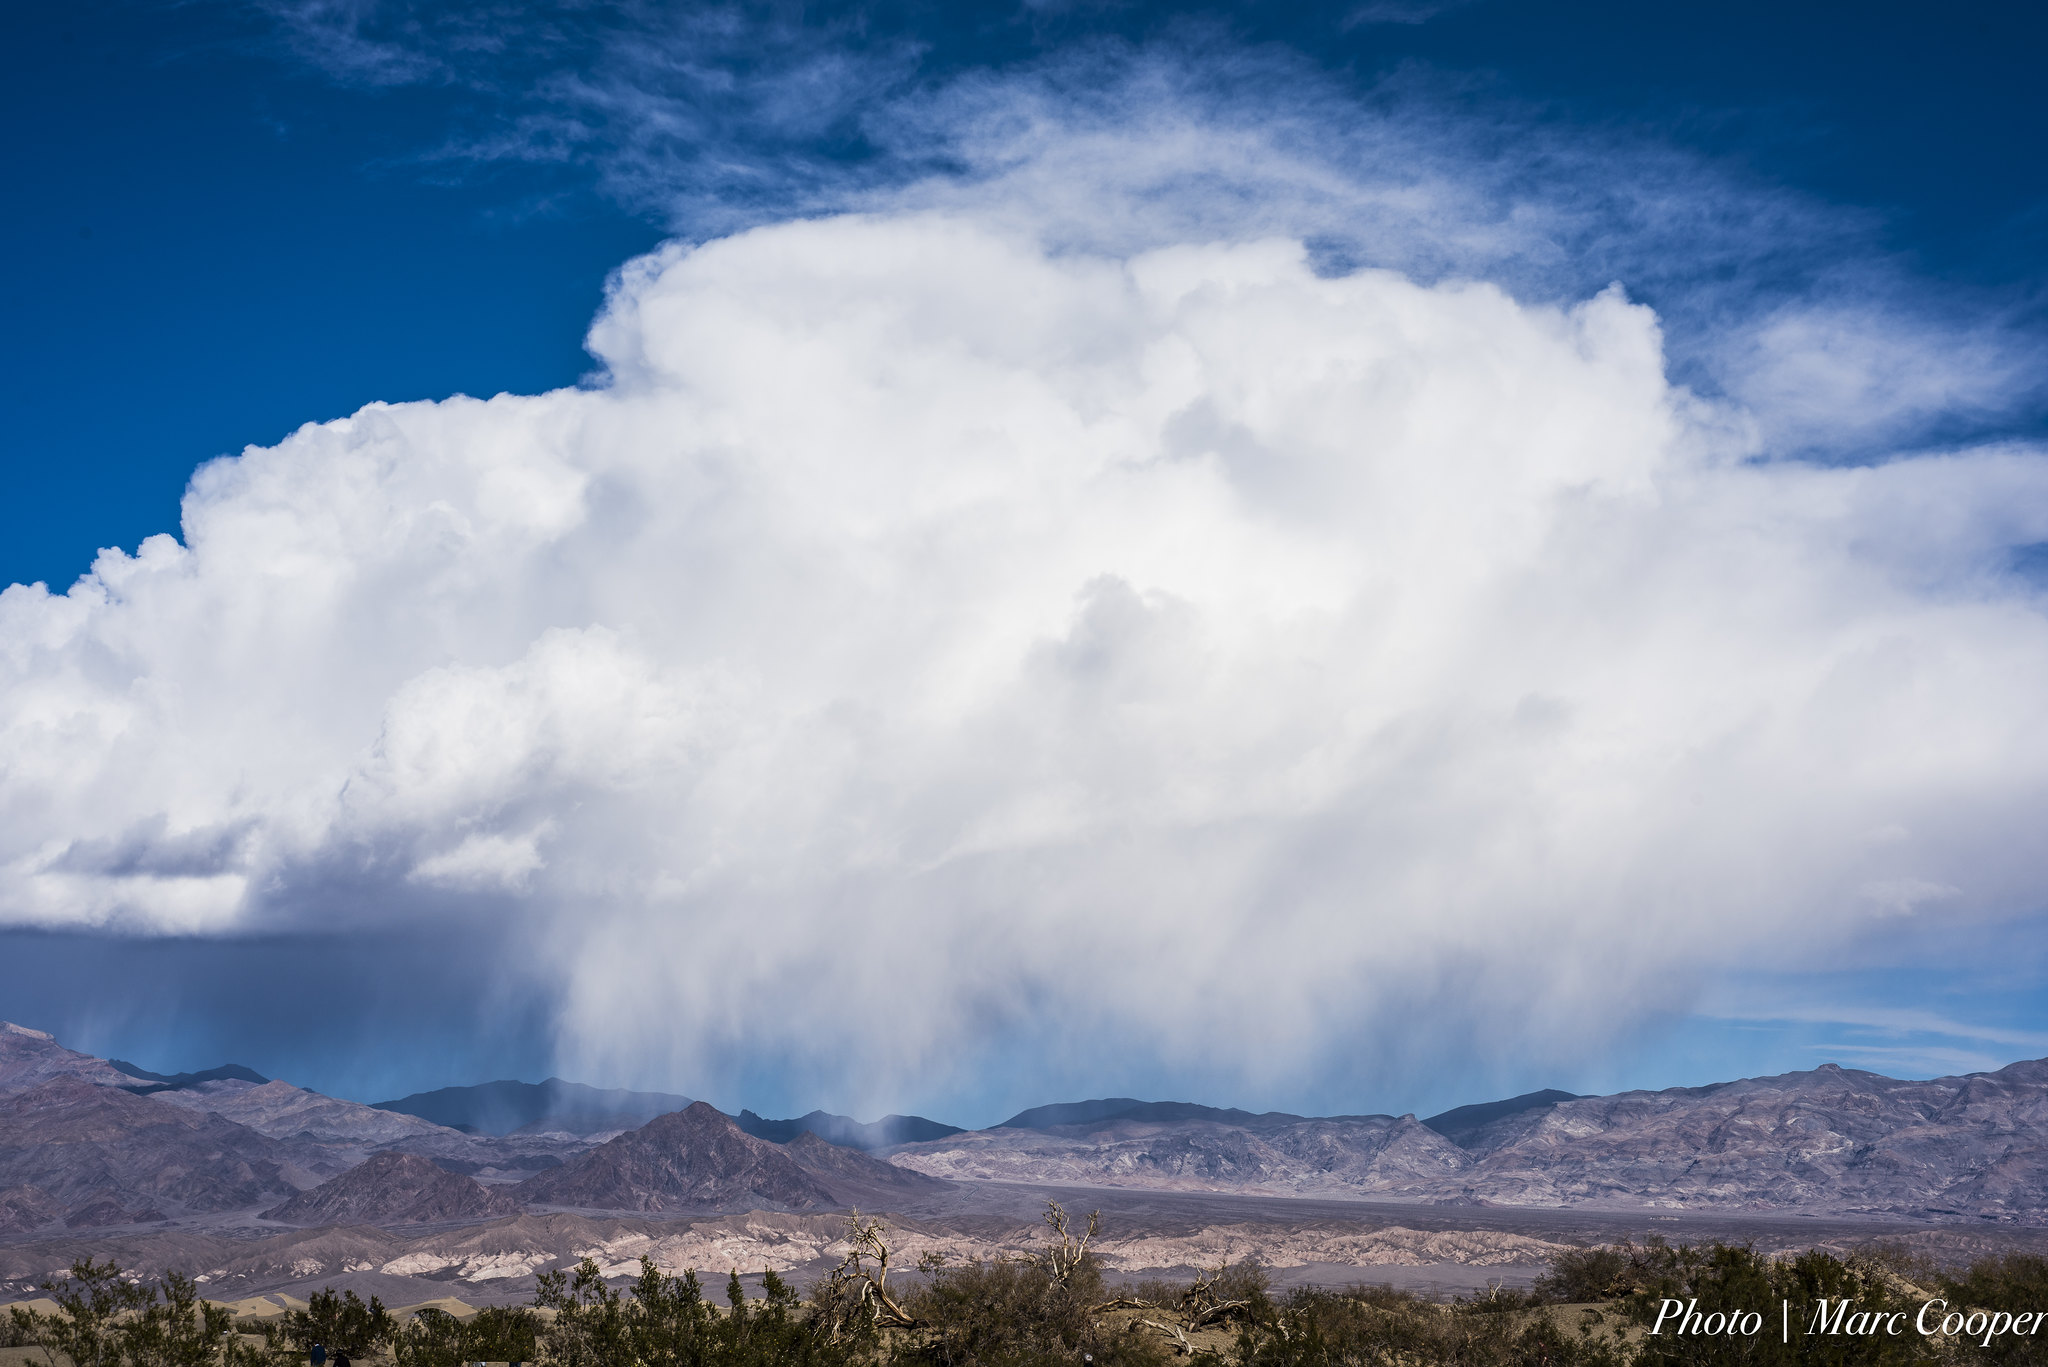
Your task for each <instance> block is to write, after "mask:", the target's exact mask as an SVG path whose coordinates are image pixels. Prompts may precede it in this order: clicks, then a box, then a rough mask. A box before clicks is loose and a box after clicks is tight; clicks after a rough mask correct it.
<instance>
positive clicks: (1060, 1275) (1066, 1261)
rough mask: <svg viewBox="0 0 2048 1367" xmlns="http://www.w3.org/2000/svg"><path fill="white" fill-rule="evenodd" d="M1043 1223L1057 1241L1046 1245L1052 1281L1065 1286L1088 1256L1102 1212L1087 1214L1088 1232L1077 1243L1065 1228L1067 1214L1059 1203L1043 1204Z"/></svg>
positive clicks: (1099, 1225)
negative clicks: (1090, 1242) (1089, 1245)
mask: <svg viewBox="0 0 2048 1367" xmlns="http://www.w3.org/2000/svg"><path fill="white" fill-rule="evenodd" d="M1045 1223H1046V1224H1047V1225H1049V1226H1050V1227H1051V1228H1052V1237H1053V1239H1054V1240H1056V1241H1057V1242H1052V1243H1048V1244H1047V1245H1046V1258H1047V1260H1048V1261H1049V1262H1050V1263H1051V1265H1052V1279H1053V1280H1054V1281H1055V1282H1057V1283H1058V1284H1059V1285H1061V1286H1065V1285H1066V1284H1067V1282H1068V1281H1069V1280H1070V1279H1071V1278H1072V1277H1073V1275H1074V1273H1075V1271H1076V1270H1077V1269H1078V1268H1079V1267H1080V1266H1081V1262H1082V1260H1083V1259H1084V1258H1086V1257H1087V1256H1088V1243H1089V1241H1090V1240H1092V1239H1093V1238H1094V1237H1095V1235H1096V1232H1097V1231H1098V1230H1099V1229H1101V1227H1102V1212H1101V1211H1099V1210H1092V1211H1090V1212H1088V1232H1087V1233H1086V1234H1083V1235H1082V1236H1081V1239H1080V1242H1078V1243H1076V1242H1075V1240H1074V1236H1073V1233H1072V1232H1071V1231H1070V1230H1069V1229H1068V1227H1067V1212H1066V1210H1065V1209H1064V1208H1063V1207H1062V1206H1061V1205H1060V1203H1059V1202H1057V1201H1047V1202H1046V1203H1045Z"/></svg>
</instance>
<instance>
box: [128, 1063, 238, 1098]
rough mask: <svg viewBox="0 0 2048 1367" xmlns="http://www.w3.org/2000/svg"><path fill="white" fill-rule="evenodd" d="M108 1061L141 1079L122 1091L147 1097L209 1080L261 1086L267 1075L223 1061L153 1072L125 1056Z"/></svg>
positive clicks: (197, 1084) (179, 1089)
mask: <svg viewBox="0 0 2048 1367" xmlns="http://www.w3.org/2000/svg"><path fill="white" fill-rule="evenodd" d="M107 1062H108V1064H110V1065H111V1066H113V1067H115V1068H118V1069H120V1070H121V1071H122V1072H124V1073H126V1074H127V1075H128V1076H129V1077H132V1078H140V1079H141V1082H140V1083H139V1084H137V1085H132V1086H125V1087H123V1088H122V1090H123V1091H129V1092H133V1093H135V1094H136V1095H137V1096H148V1095H149V1094H150V1093H152V1092H179V1091H184V1090H185V1089H187V1088H190V1087H197V1086H200V1085H201V1084H203V1083H208V1082H249V1083H254V1084H255V1085H257V1086H259V1087H260V1086H262V1085H263V1084H264V1083H266V1082H268V1081H270V1079H269V1078H267V1077H265V1076H263V1074H261V1073H259V1072H257V1071H256V1070H255V1069H254V1068H244V1067H243V1066H242V1065H241V1064H239V1063H224V1064H222V1065H221V1066H220V1067H218V1068H208V1069H207V1070H206V1071H205V1072H203V1073H172V1074H169V1075H168V1076H166V1075H165V1074H163V1073H152V1072H150V1071H149V1070H148V1069H147V1068H138V1067H136V1066H135V1065H134V1064H132V1063H130V1062H128V1061H127V1060H126V1059H118V1058H110V1059H108V1060H107Z"/></svg>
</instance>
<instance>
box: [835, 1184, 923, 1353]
mask: <svg viewBox="0 0 2048 1367" xmlns="http://www.w3.org/2000/svg"><path fill="white" fill-rule="evenodd" d="M849 1223H850V1225H851V1228H850V1229H849V1231H848V1233H847V1236H846V1257H845V1258H844V1259H843V1260H841V1262H840V1264H839V1266H838V1267H836V1268H834V1269H833V1270H832V1274H831V1276H830V1277H829V1278H827V1286H828V1292H829V1295H830V1298H831V1299H832V1300H833V1301H834V1302H836V1303H840V1304H844V1303H845V1302H846V1301H847V1300H849V1299H850V1300H852V1301H853V1302H854V1303H855V1304H856V1305H857V1306H858V1310H859V1312H860V1313H863V1314H866V1315H867V1316H868V1317H869V1318H870V1319H872V1320H873V1321H874V1323H875V1324H876V1325H878V1326H880V1327H881V1328H884V1329H911V1328H915V1327H916V1325H917V1317H916V1316H914V1315H912V1314H911V1313H910V1312H909V1311H908V1310H905V1309H904V1308H903V1306H902V1305H901V1304H900V1303H898V1302H897V1300H896V1298H895V1297H894V1296H891V1295H890V1294H889V1241H888V1239H887V1238H885V1237H884V1234H883V1231H884V1226H883V1224H882V1222H881V1221H880V1220H863V1219H862V1218H861V1214H860V1212H859V1211H857V1210H856V1211H854V1212H853V1217H852V1219H851V1221H850V1222H849Z"/></svg>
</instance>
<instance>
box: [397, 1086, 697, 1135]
mask: <svg viewBox="0 0 2048 1367" xmlns="http://www.w3.org/2000/svg"><path fill="white" fill-rule="evenodd" d="M689 1104H690V1098H688V1097H686V1096H674V1095H671V1094H670V1093H667V1092H628V1091H617V1090H611V1091H608V1090H605V1089H603V1088H598V1087H589V1086H585V1085H584V1084H583V1083H581V1082H564V1081H563V1080H562V1079H560V1078H558V1077H551V1078H549V1079H548V1080H547V1081H545V1082H485V1083H480V1084H478V1085H476V1086H474V1087H442V1088H440V1089H439V1090H437V1091H432V1092H415V1093H413V1094H412V1095H411V1096H408V1097H400V1098H399V1099H398V1100H397V1101H379V1102H377V1103H376V1109H377V1110H380V1111H398V1112H401V1113H402V1114H405V1115H416V1116H418V1117H420V1119H422V1120H431V1121H432V1122H433V1123H434V1124H436V1125H445V1126H447V1127H448V1128H449V1129H451V1130H462V1131H465V1132H467V1133H470V1134H492V1135H507V1134H514V1133H520V1132H524V1133H527V1134H546V1133H551V1132H557V1131H559V1132H561V1133H564V1134H604V1133H607V1132H609V1131H614V1130H636V1129H638V1128H640V1127H641V1126H642V1125H645V1124H646V1123H647V1122H648V1121H650V1120H652V1119H654V1118H655V1117H656V1116H658V1115H667V1114H668V1113H669V1112H671V1111H680V1110H682V1109H683V1108H684V1107H686V1106H688V1105H689Z"/></svg>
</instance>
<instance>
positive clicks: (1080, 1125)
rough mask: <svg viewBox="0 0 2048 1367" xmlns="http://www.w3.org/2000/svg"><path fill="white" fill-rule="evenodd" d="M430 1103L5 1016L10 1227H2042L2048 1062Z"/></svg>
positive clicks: (3, 1083)
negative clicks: (1629, 1085)
mask: <svg viewBox="0 0 2048 1367" xmlns="http://www.w3.org/2000/svg"><path fill="white" fill-rule="evenodd" d="M424 1095H425V1097H426V1098H429V1099H432V1100H428V1101H423V1100H422V1099H421V1098H418V1097H415V1098H407V1099H406V1102H405V1103H385V1104H384V1105H382V1106H366V1105H362V1104H360V1103H357V1102H352V1101H346V1100H342V1099H340V1098H335V1097H328V1096H323V1095H321V1094H320V1093H318V1092H313V1091H309V1090H307V1089H305V1088H301V1087H296V1086H293V1085H292V1084H291V1083H289V1082H284V1081H281V1080H273V1079H264V1078H262V1075H261V1074H258V1073H255V1072H254V1071H253V1070H249V1069H243V1068H238V1067H237V1066H235V1065H227V1066H224V1067H221V1068H214V1069H209V1070H205V1071H203V1072H193V1073H185V1074H174V1075H153V1074H146V1073H143V1072H142V1071H141V1070H138V1069H136V1068H134V1066H133V1065H129V1064H121V1065H119V1066H116V1065H115V1064H114V1063H112V1062H110V1061H108V1060H104V1059H99V1058H95V1057H93V1056H92V1055H89V1054H82V1053H78V1052H76V1051H73V1050H69V1049H66V1048H64V1047H63V1046H62V1045H60V1044H58V1043H57V1042H56V1041H55V1040H54V1039H52V1038H51V1037H50V1036H48V1035H46V1034H43V1033H42V1032H39V1031H34V1030H29V1029H27V1028H25V1027H21V1026H12V1025H6V1026H0V1238H13V1239H21V1238H28V1237H36V1236H48V1235H50V1234H52V1233H53V1232H57V1231H62V1230H71V1231H105V1232H116V1231H120V1230H130V1231H135V1230H140V1229H143V1228H146V1227H155V1226H162V1227H170V1228H178V1229H221V1230H241V1231H245V1232H247V1233H259V1232H261V1231H263V1230H266V1229H276V1228H278V1227H279V1226H286V1225H326V1224H333V1225H347V1226H386V1227H401V1226H443V1225H445V1226H451V1227H452V1226H461V1225H467V1224H474V1223H478V1222H487V1221H491V1220H497V1219H507V1218H512V1217H514V1216H517V1215H519V1213H520V1212H522V1211H531V1212H549V1211H558V1212H572V1213H579V1214H584V1215H600V1214H602V1215H619V1214H628V1213H630V1214H632V1215H635V1216H658V1217H675V1216H681V1215H697V1214H712V1213H718V1212H742V1211H781V1212H792V1213H802V1212H811V1213H822V1212H828V1211H833V1210H844V1209H846V1208H848V1207H852V1206H859V1207H860V1208H862V1209H882V1210H898V1211H902V1210H906V1209H913V1208H915V1209H920V1210H925V1211H928V1212H929V1211H933V1210H940V1209H946V1208H950V1207H951V1206H953V1205H960V1204H961V1203H963V1202H964V1203H966V1204H965V1205H964V1206H962V1208H963V1209H965V1208H967V1206H972V1204H973V1202H974V1201H975V1200H977V1199H979V1198H975V1197H974V1196H973V1195H972V1191H971V1189H972V1188H973V1187H975V1186H976V1185H977V1184H986V1183H1000V1184H1005V1186H1006V1187H1007V1186H1014V1185H1015V1184H1036V1185H1043V1186H1061V1187H1117V1188H1129V1189H1138V1190H1154V1191H1168V1192H1182V1193H1212V1192H1224V1193H1236V1194H1239V1195H1256V1196H1261V1197H1285V1198H1316V1199H1319V1200H1326V1201H1327V1200H1339V1201H1353V1202H1356V1201H1360V1200H1366V1201H1379V1202H1387V1201H1393V1202H1403V1203H1411V1204H1419V1205H1436V1206H1447V1205H1448V1206H1468V1207H1483V1206H1495V1207H1518V1208H1525V1209H1534V1208H1559V1207H1568V1208H1576V1209H1587V1210H1654V1209H1667V1210H1686V1211H1696V1212H1698V1211H1721V1212H1787V1213H1789V1212H1797V1213H1805V1214H1827V1215H1833V1216H1852V1215H1853V1216H1865V1217H1875V1216H1885V1217H1898V1218H1906V1219H1912V1220H1922V1221H1943V1220H1951V1221H1952V1220H1957V1219H1964V1220H1970V1221H1995V1222H2002V1223H2006V1224H2015V1225H2032V1224H2048V1060H2044V1061H2035V1062H2024V1063H2016V1064H2013V1065H2011V1066H2009V1067H2006V1068H2003V1069H2000V1070H1998V1071H1996V1072H1989V1073H1973V1074H1969V1075H1967V1076H1962V1077H1944V1078H1935V1079H1931V1080H1927V1081H1908V1080H1900V1079H1896V1078H1888V1077H1884V1076H1882V1075H1880V1074H1876V1073H1870V1072H1863V1071H1858V1070H1849V1069H1842V1068H1838V1067H1835V1066H1833V1065H1827V1066H1823V1067H1821V1068H1818V1069H1814V1070H1811V1071H1806V1072H1796V1073H1787V1074H1783V1075H1781V1076H1777V1077H1768V1078H1750V1079H1744V1080H1741V1081H1736V1082H1729V1083H1722V1084H1718V1085H1715V1086H1710V1087H1692V1088H1669V1089H1666V1090H1663V1091H1656V1092H1648V1091H1640V1092H1627V1093H1622V1094H1620V1095H1617V1096H1605V1097H1599V1096H1593V1097H1587V1096H1575V1095H1573V1094H1570V1093H1566V1092H1558V1091H1545V1092H1533V1093H1528V1094H1526V1095H1523V1096H1519V1097H1512V1098H1508V1099H1506V1100H1502V1101H1498V1102H1489V1103H1483V1104H1480V1105H1475V1106H1465V1107H1459V1108H1457V1109H1455V1110H1452V1111H1447V1112H1444V1113H1443V1114H1441V1115H1436V1116H1431V1117H1429V1118H1428V1119H1427V1120H1418V1119H1416V1118H1415V1117H1414V1116H1412V1115H1404V1116H1388V1115H1350V1116H1323V1117H1314V1116H1298V1115H1291V1114H1285V1113H1280V1112H1265V1113H1253V1112H1249V1111H1243V1110H1235V1109H1229V1108H1220V1107H1211V1106H1203V1105H1198V1104H1195V1103H1192V1102H1175V1101H1169V1102H1155V1101H1144V1100H1140V1099H1137V1098H1131V1097H1112V1098H1101V1099H1097V1100H1091V1101H1082V1102H1070V1103H1059V1104H1054V1105H1049V1106H1041V1107H1035V1108H1032V1109H1030V1110H1027V1111H1023V1112H1020V1113H1019V1114H1017V1115H1015V1116H1012V1117H1011V1118H1010V1119H1008V1120H1006V1121H1004V1122H1003V1123H1001V1124H999V1125H995V1126H992V1127H990V1128H989V1129H986V1130H975V1131H969V1130H960V1129H957V1128H955V1127H953V1126H948V1125H941V1124H939V1123H937V1122H934V1121H929V1120H925V1119H923V1118H921V1117H914V1116H911V1117H904V1116H891V1117H887V1118H885V1119H884V1120H881V1121H877V1122H872V1123H867V1124H863V1123H861V1122H856V1121H853V1120H850V1119H848V1118H847V1117H843V1116H833V1115H830V1114H828V1113H826V1112H822V1111H814V1112H812V1113H811V1114H809V1115H807V1116H803V1117H801V1118H799V1119H796V1120H783V1121H775V1120H765V1119H763V1118H762V1117H760V1116H758V1115H756V1114H754V1113H753V1112H751V1111H742V1112H741V1113H740V1115H739V1116H738V1117H737V1118H734V1117H729V1116H726V1115H724V1114H722V1113H720V1112H719V1111H717V1110H716V1109H714V1108H713V1107H711V1106H710V1105H708V1104H707V1103H704V1102H702V1101H696V1102H687V1101H685V1104H683V1105H681V1106H677V1107H671V1106H669V1105H668V1103H669V1102H672V1101H684V1100H685V1099H684V1098H681V1097H678V1096H671V1095H670V1094H665V1093H646V1092H639V1093H635V1092H618V1091H605V1090H602V1089H598V1088H590V1087H582V1086H581V1085H580V1084H575V1083H568V1082H563V1081H561V1080H560V1079H550V1080H549V1081H548V1082H547V1083H541V1084H526V1083H493V1084H486V1085H485V1086H483V1087H478V1088H450V1089H444V1090H443V1091H442V1092H439V1093H427V1094H424ZM406 1103H412V1104H414V1106H415V1108H416V1109H432V1110H433V1113H434V1114H439V1115H442V1116H445V1117H447V1118H449V1119H453V1120H457V1121H459V1122H460V1123H462V1124H463V1125H465V1126H466V1127H467V1128H461V1129H458V1128H455V1127H454V1126H452V1125H448V1124H442V1123H437V1122H436V1121H435V1120H433V1119H431V1118H429V1117H428V1116H425V1115H420V1114H416V1113H415V1112H414V1110H408V1109H405V1108H404V1106H405V1104H406ZM493 1108H495V1109H493ZM647 1110H656V1114H654V1115H652V1116H649V1117H647V1118H646V1119H645V1120H640V1115H641V1114H642V1113H643V1112H645V1111H647ZM636 1120H637V1121H639V1123H637V1124H632V1125H630V1126H628V1125H623V1124H621V1125H619V1126H618V1127H617V1128H616V1131H615V1132H606V1131H605V1130H590V1131H588V1132H584V1133H578V1132H576V1131H575V1130H573V1129H571V1128H569V1125H571V1124H574V1125H578V1126H595V1125H600V1124H602V1125H605V1126H608V1127H609V1126H612V1125H613V1124H614V1122H621V1121H636ZM557 1122H560V1123H557ZM990 1190H994V1188H991V1189H990Z"/></svg>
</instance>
